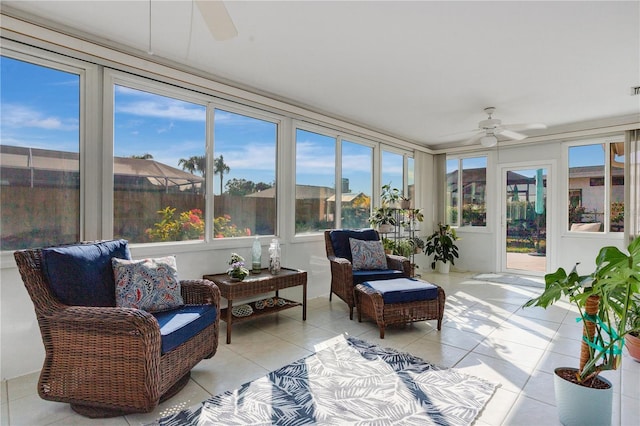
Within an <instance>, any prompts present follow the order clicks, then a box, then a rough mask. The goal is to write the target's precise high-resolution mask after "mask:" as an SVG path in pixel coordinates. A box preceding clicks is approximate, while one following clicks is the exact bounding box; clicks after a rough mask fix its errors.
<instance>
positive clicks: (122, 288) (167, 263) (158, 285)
mask: <svg viewBox="0 0 640 426" xmlns="http://www.w3.org/2000/svg"><path fill="white" fill-rule="evenodd" d="M111 264H112V265H113V275H114V278H115V282H116V306H118V307H123V308H135V309H142V310H145V311H147V312H160V311H166V310H169V309H173V308H177V307H179V306H182V305H184V300H183V299H182V295H181V294H180V281H179V280H178V269H177V267H176V258H175V256H167V257H161V258H157V259H142V260H123V259H117V258H113V259H112V260H111Z"/></svg>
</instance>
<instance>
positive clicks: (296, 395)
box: [153, 336, 496, 426]
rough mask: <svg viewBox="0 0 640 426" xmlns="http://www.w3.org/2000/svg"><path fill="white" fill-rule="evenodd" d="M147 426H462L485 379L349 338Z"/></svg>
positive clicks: (479, 401) (480, 399)
mask: <svg viewBox="0 0 640 426" xmlns="http://www.w3.org/2000/svg"><path fill="white" fill-rule="evenodd" d="M334 340H335V341H336V343H335V344H332V345H330V346H327V347H324V348H323V349H321V350H318V351H317V352H316V353H314V354H313V355H310V356H308V357H306V358H303V359H300V360H298V361H295V362H293V363H292V364H289V365H286V366H284V367H282V368H280V369H278V370H275V371H272V372H271V373H268V374H267V375H266V376H263V377H261V378H259V379H257V380H254V381H252V382H249V383H245V384H244V385H242V386H240V387H239V388H237V389H234V390H231V391H227V392H224V393H222V394H219V395H216V396H214V397H211V398H209V399H208V400H206V401H204V402H203V403H202V404H200V405H199V406H197V407H192V408H191V409H187V410H183V411H181V412H179V413H177V414H173V415H171V416H167V417H164V418H162V419H159V420H157V421H156V422H155V423H153V425H163V426H172V425H287V426H288V425H292V426H293V425H315V424H317V425H355V424H359V425H363V424H366V425H371V424H375V425H469V424H471V423H472V422H473V421H474V419H475V418H476V417H477V416H478V413H479V412H480V411H481V410H482V408H483V407H484V406H485V404H486V403H487V402H488V401H489V399H490V398H491V396H492V395H493V393H494V391H495V388H496V385H495V384H493V383H490V382H487V381H486V380H484V379H480V378H477V377H473V376H471V375H468V374H463V373H460V372H457V371H456V370H453V369H446V368H439V367H436V366H434V365H432V364H430V363H428V362H425V361H424V360H422V359H420V358H417V357H415V356H413V355H411V354H408V353H403V352H398V351H396V350H393V349H386V348H382V347H380V346H377V345H374V344H371V343H369V342H366V341H364V340H359V339H356V338H353V337H342V336H340V337H339V338H337V339H332V342H333V341H334Z"/></svg>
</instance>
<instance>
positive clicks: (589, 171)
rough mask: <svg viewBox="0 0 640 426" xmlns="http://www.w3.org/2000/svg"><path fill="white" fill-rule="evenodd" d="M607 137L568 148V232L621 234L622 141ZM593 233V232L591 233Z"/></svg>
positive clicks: (622, 189)
mask: <svg viewBox="0 0 640 426" xmlns="http://www.w3.org/2000/svg"><path fill="white" fill-rule="evenodd" d="M622 139H623V137H622V136H620V137H619V138H615V137H614V138H607V139H606V140H600V141H594V142H595V143H586V144H581V145H575V146H570V147H569V174H568V176H569V182H568V186H569V214H568V215H569V222H568V229H569V230H572V229H573V230H577V229H580V230H581V229H591V228H588V227H584V226H579V224H585V223H592V224H600V227H599V229H598V230H597V231H596V232H604V231H605V230H607V229H608V230H609V231H610V232H623V231H624V142H622ZM592 232H593V231H592Z"/></svg>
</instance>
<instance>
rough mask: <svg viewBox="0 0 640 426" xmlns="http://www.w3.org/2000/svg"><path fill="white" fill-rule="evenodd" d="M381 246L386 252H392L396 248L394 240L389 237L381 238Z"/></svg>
mask: <svg viewBox="0 0 640 426" xmlns="http://www.w3.org/2000/svg"><path fill="white" fill-rule="evenodd" d="M382 247H383V248H384V251H385V252H386V253H389V254H392V253H393V251H394V250H395V248H396V242H395V241H394V240H392V239H391V238H382Z"/></svg>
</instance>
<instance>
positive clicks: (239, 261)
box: [227, 253, 249, 281]
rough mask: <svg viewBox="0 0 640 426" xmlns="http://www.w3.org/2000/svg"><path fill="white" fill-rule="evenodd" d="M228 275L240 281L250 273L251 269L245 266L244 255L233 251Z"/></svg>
mask: <svg viewBox="0 0 640 426" xmlns="http://www.w3.org/2000/svg"><path fill="white" fill-rule="evenodd" d="M227 275H229V276H230V277H231V278H232V279H234V280H238V281H242V280H244V279H245V278H246V277H247V275H249V270H248V269H247V268H246V267H245V266H244V257H242V256H240V255H239V254H238V253H231V259H230V260H229V269H227Z"/></svg>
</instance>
